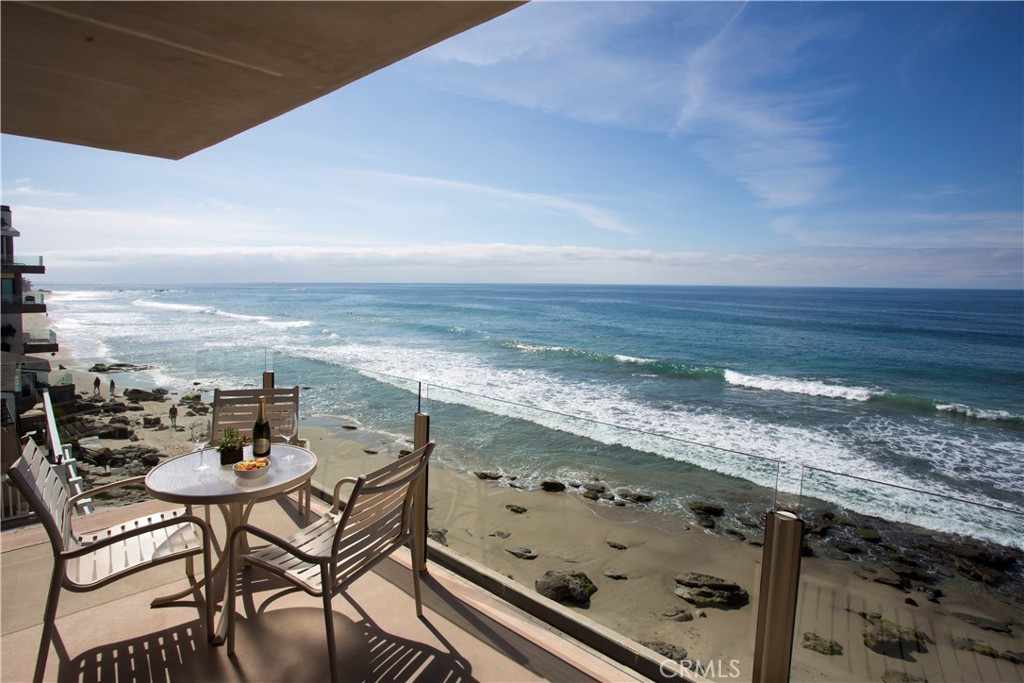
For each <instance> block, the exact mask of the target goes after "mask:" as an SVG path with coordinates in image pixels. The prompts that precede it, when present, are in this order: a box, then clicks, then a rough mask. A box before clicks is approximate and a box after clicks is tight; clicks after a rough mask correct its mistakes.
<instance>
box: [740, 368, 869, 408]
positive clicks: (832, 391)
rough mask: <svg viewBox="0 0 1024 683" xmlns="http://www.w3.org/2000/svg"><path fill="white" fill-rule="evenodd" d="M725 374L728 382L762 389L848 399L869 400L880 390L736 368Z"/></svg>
mask: <svg viewBox="0 0 1024 683" xmlns="http://www.w3.org/2000/svg"><path fill="white" fill-rule="evenodd" d="M724 374H725V382H726V384H731V385H733V386H737V387H747V388H749V389H760V390H762V391H781V392H785V393H788V394H803V395H805V396H821V397H823V398H840V399H845V400H847V401H869V400H871V397H872V396H875V395H877V394H878V392H875V391H872V390H871V389H865V388H864V387H847V386H841V385H838V384H827V383H825V382H820V381H817V380H804V379H794V378H792V377H776V376H774V375H744V374H742V373H739V372H736V371H735V370H726V371H725V373H724Z"/></svg>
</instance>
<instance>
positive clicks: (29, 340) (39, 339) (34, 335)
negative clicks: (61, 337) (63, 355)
mask: <svg viewBox="0 0 1024 683" xmlns="http://www.w3.org/2000/svg"><path fill="white" fill-rule="evenodd" d="M23 340H24V343H25V344H56V343H57V333H56V332H54V331H53V330H33V331H31V332H25V333H24V336H23Z"/></svg>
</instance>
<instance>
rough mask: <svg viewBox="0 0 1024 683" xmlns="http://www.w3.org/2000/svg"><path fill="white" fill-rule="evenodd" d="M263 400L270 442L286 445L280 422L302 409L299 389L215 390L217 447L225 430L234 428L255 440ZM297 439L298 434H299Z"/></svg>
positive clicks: (214, 440) (213, 441) (214, 439)
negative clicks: (254, 429) (289, 414)
mask: <svg viewBox="0 0 1024 683" xmlns="http://www.w3.org/2000/svg"><path fill="white" fill-rule="evenodd" d="M260 396H264V397H266V406H267V421H268V422H270V431H271V441H274V442H276V443H281V442H283V441H285V439H284V437H282V436H281V433H280V430H281V422H282V421H283V419H284V416H285V415H287V414H288V413H289V412H293V413H294V412H297V411H298V409H299V388H298V387H297V386H296V387H290V388H284V389H277V388H275V389H214V391H213V440H212V441H211V443H212V444H213V445H215V446H216V445H217V442H218V441H220V439H221V437H222V436H224V430H225V429H227V428H228V427H233V428H235V429H237V430H238V433H239V434H243V435H245V436H248V437H249V438H252V426H253V424H255V422H256V415H257V414H258V413H259V409H260ZM296 438H298V434H296Z"/></svg>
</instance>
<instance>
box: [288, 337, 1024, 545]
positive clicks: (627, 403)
mask: <svg viewBox="0 0 1024 683" xmlns="http://www.w3.org/2000/svg"><path fill="white" fill-rule="evenodd" d="M293 351H294V352H295V353H297V354H298V355H301V356H304V357H307V358H312V359H317V360H325V361H328V362H331V363H336V364H339V365H344V366H348V367H353V368H356V369H359V370H363V371H365V372H368V373H382V374H381V375H377V374H374V375H373V376H374V377H376V378H377V379H379V380H381V381H385V382H388V383H391V384H394V385H395V386H398V387H401V388H404V389H407V390H414V388H413V385H411V384H410V382H409V381H408V380H407V379H399V378H416V379H417V380H419V381H422V382H424V383H425V384H427V385H430V386H429V389H428V397H429V401H441V402H446V403H455V404H461V405H466V406H470V407H472V408H475V409H478V410H483V411H486V412H489V413H493V414H496V415H503V416H508V417H513V418H517V419H522V420H527V421H529V422H532V423H534V424H538V425H541V426H543V427H546V428H549V429H554V430H559V431H561V432H568V433H573V434H578V435H580V436H583V437H586V438H589V439H593V440H596V441H599V442H602V443H606V444H618V445H622V446H626V447H629V448H632V449H636V450H638V451H641V452H650V453H655V454H658V455H661V456H662V457H666V458H671V459H675V460H680V461H684V462H689V463H692V464H695V465H698V466H700V467H703V468H705V469H709V470H713V471H716V472H720V473H722V474H726V475H730V476H735V477H740V478H742V479H746V480H748V481H753V482H755V483H757V484H759V485H762V486H765V487H767V488H769V489H774V488H775V487H776V486H777V487H778V488H779V490H781V491H784V492H787V493H789V494H793V495H797V494H800V493H801V492H802V493H803V495H809V496H812V497H817V498H822V499H825V500H829V501H832V502H835V503H838V504H841V505H844V506H846V507H849V508H851V509H853V510H855V511H858V512H862V513H864V514H874V515H885V516H886V517H888V518H890V519H895V520H896V521H904V522H910V523H916V524H920V525H923V526H926V527H929V528H933V529H938V530H942V529H945V528H946V527H951V528H950V529H949V530H954V531H957V532H959V533H964V532H968V533H970V534H971V535H973V536H976V537H979V538H989V539H991V540H996V541H998V542H1002V543H1007V542H1013V541H1011V540H1008V538H1007V536H1008V535H1012V534H1010V530H1012V529H1014V528H1017V529H1018V530H1019V527H1015V526H1014V525H1015V523H1017V524H1019V521H1017V520H1015V518H1014V517H1013V515H1012V514H1011V515H1010V517H1009V518H1008V519H1003V518H1000V521H998V522H993V521H992V520H991V519H989V517H990V513H991V510H989V509H988V508H980V507H977V506H971V505H970V504H962V503H957V506H958V507H960V508H963V509H961V510H960V511H959V513H958V514H959V517H958V519H957V520H956V521H955V522H951V521H949V520H948V514H949V509H950V501H951V500H952V498H951V496H957V492H955V491H952V490H951V489H947V488H945V487H944V486H942V485H941V484H937V483H936V481H934V480H932V479H927V478H918V477H915V476H914V475H912V474H909V473H907V472H905V471H899V470H897V469H895V468H893V467H891V466H887V465H885V464H883V463H880V462H876V461H873V460H871V459H870V458H868V457H865V456H863V455H862V454H861V453H860V452H859V451H858V449H857V448H856V447H854V446H853V445H852V444H850V443H847V442H846V441H845V440H843V439H841V438H839V437H837V436H835V435H832V434H830V433H828V432H825V431H820V430H815V429H813V428H810V427H796V426H788V425H784V424H778V423H772V422H761V421H757V420H755V419H751V418H743V417H735V416H730V415H727V414H723V413H721V412H717V411H710V410H700V409H694V408H692V407H690V406H688V405H685V404H680V405H676V406H669V407H664V406H662V407H653V406H651V405H647V404H644V403H642V402H639V401H637V400H634V399H633V397H632V396H631V394H630V391H629V389H628V388H627V387H623V386H616V385H613V384H604V383H602V384H599V385H597V384H592V383H589V382H583V381H580V382H570V381H567V380H566V379H564V378H560V377H556V376H554V375H551V374H550V373H547V372H544V371H542V370H528V369H514V370H501V369H497V368H494V367H492V366H489V365H488V364H487V363H486V362H485V361H483V360H482V359H481V358H479V357H477V356H474V355H470V354H461V353H455V352H448V351H441V350H427V351H424V350H413V349H407V348H401V347H397V346H387V345H363V344H344V345H338V346H333V347H329V348H313V347H306V348H296V349H293ZM391 378H394V379H391ZM439 385H440V386H439ZM448 387H452V388H448ZM456 387H457V389H456ZM623 426H627V427H628V428H623ZM805 467H809V468H813V469H810V470H808V469H805ZM833 472H839V473H841V472H855V473H856V474H857V476H858V477H861V478H866V479H870V480H875V481H878V482H893V481H898V482H899V483H900V484H901V485H902V486H906V487H910V488H917V489H922V490H931V491H934V492H935V493H936V494H940V495H936V496H932V495H922V494H919V493H915V492H912V491H904V490H902V489H897V488H893V487H891V486H887V485H885V484H878V485H864V484H863V483H862V482H861V481H860V480H855V479H853V478H851V477H848V476H846V475H842V474H832V473H833ZM1009 476H1011V477H1012V476H1016V475H1014V474H1012V473H1011V475H1009ZM825 479H828V482H829V483H828V484H827V485H826V484H825V483H823V481H824V480H825ZM833 484H834V486H833ZM977 502H979V503H982V504H986V505H1001V503H999V502H998V501H994V500H991V499H985V498H978V499H977ZM999 514H1000V513H996V516H997V517H998V516H999ZM1008 520H1009V521H1008ZM1001 530H1002V531H1001ZM1019 542H1020V541H1017V543H1019Z"/></svg>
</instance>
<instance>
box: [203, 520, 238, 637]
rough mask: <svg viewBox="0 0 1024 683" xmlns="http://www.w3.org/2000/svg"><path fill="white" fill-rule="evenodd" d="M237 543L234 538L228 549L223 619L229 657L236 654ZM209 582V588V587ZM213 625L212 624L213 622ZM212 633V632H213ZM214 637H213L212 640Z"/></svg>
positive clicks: (230, 541) (229, 542)
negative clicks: (225, 625) (224, 620)
mask: <svg viewBox="0 0 1024 683" xmlns="http://www.w3.org/2000/svg"><path fill="white" fill-rule="evenodd" d="M236 543H237V542H236V541H235V540H234V537H232V538H231V539H230V540H229V541H228V544H229V548H228V553H229V555H228V560H229V562H228V586H227V595H225V596H224V612H225V614H224V615H223V617H222V618H223V619H227V620H228V621H227V635H226V638H225V639H226V641H227V651H228V656H229V657H230V656H232V655H234V654H235V581H237V580H238V553H236V552H235V545H236ZM209 585H210V584H209V582H207V586H209ZM211 623H212V622H211ZM211 633H212V631H211ZM212 637H213V636H212V635H211V638H212Z"/></svg>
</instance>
